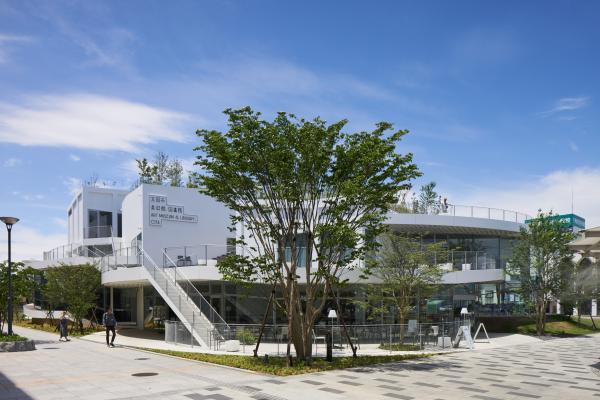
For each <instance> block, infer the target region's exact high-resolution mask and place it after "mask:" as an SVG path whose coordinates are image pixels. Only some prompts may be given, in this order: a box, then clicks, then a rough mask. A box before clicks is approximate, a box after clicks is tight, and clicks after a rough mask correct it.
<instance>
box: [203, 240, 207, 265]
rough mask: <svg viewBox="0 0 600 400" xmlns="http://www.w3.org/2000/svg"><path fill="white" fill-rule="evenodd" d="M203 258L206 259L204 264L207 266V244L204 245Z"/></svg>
mask: <svg viewBox="0 0 600 400" xmlns="http://www.w3.org/2000/svg"><path fill="white" fill-rule="evenodd" d="M204 260H205V261H206V262H205V265H206V266H208V245H207V244H205V245H204Z"/></svg>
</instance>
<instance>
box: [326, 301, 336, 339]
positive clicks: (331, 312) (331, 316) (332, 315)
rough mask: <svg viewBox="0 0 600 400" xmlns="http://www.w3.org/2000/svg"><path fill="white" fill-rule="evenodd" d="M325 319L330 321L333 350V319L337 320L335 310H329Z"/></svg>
mask: <svg viewBox="0 0 600 400" xmlns="http://www.w3.org/2000/svg"><path fill="white" fill-rule="evenodd" d="M327 318H330V319H331V347H332V348H333V320H334V319H335V318H337V313H336V312H335V310H334V309H333V308H332V309H331V310H329V314H328V315H327Z"/></svg>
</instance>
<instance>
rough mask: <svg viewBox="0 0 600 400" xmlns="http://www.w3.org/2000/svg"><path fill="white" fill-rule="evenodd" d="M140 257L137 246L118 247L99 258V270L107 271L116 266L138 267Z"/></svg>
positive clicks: (140, 262)
mask: <svg viewBox="0 0 600 400" xmlns="http://www.w3.org/2000/svg"><path fill="white" fill-rule="evenodd" d="M141 265H142V257H141V254H140V251H139V249H138V247H137V246H128V247H119V248H116V249H114V250H113V252H112V254H107V255H105V256H103V257H102V258H101V259H100V271H101V272H107V271H109V270H111V269H112V270H114V269H117V268H130V267H139V266H141Z"/></svg>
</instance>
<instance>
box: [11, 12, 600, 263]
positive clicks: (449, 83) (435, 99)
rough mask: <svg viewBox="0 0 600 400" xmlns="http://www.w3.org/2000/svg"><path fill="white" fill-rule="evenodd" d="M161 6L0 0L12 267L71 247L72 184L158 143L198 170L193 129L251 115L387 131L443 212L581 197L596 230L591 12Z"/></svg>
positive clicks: (598, 38)
mask: <svg viewBox="0 0 600 400" xmlns="http://www.w3.org/2000/svg"><path fill="white" fill-rule="evenodd" d="M169 4H170V5H169V6H167V3H165V2H159V1H128V2H118V1H105V2H89V1H81V2H79V1H54V2H46V1H40V2H36V1H0V88H1V90H0V179H1V181H2V182H3V185H2V186H3V189H4V190H3V193H2V196H1V197H0V214H13V215H16V216H19V217H21V218H22V222H21V223H20V224H19V229H20V232H21V233H20V236H19V237H20V240H17V239H16V240H17V244H16V246H17V250H18V251H19V252H20V254H21V256H22V257H23V258H27V257H34V256H36V257H40V256H41V251H42V250H43V249H46V248H49V247H52V246H54V245H59V244H62V243H63V242H66V228H65V222H64V220H65V215H66V207H67V204H68V203H69V201H70V198H71V191H72V190H73V189H74V188H76V187H77V186H78V185H79V184H80V182H81V181H82V180H83V181H85V180H86V179H88V178H89V177H90V176H92V175H93V174H94V173H97V174H98V176H99V178H100V181H106V182H116V183H117V185H119V186H123V187H129V186H130V185H131V182H132V181H133V180H134V179H135V169H134V167H133V165H134V164H133V160H134V159H136V158H140V157H151V156H152V155H153V154H154V153H155V152H156V151H158V150H162V151H165V152H167V153H169V154H171V155H172V156H175V157H178V158H180V159H181V160H183V161H184V165H185V166H186V168H192V165H191V162H192V159H193V157H194V154H193V151H192V148H193V147H194V146H195V145H196V144H197V139H196V137H195V134H194V132H195V130H196V129H197V128H223V127H224V122H225V119H224V117H223V115H222V114H221V111H222V110H223V109H225V108H227V107H238V106H244V105H251V106H252V107H253V108H255V109H257V110H261V111H263V112H264V113H265V114H267V115H271V114H272V113H274V112H275V111H290V112H294V113H296V114H297V115H300V116H304V117H307V118H312V117H314V116H317V115H319V116H321V117H323V118H324V119H326V120H328V121H331V122H333V121H336V120H338V119H341V118H348V119H349V120H350V124H349V126H348V129H369V128H371V127H372V126H373V124H374V123H375V122H377V121H380V120H386V121H390V122H393V123H394V124H395V126H396V127H397V128H406V129H409V130H410V131H411V133H410V134H409V135H408V136H407V137H406V139H405V140H404V141H403V142H402V143H401V144H400V145H399V147H398V150H399V151H401V152H406V151H412V152H414V154H415V161H416V162H417V164H418V165H419V167H420V169H421V170H422V171H423V172H424V174H425V176H424V177H423V179H421V180H420V181H419V182H417V185H419V184H421V183H423V182H425V181H429V180H434V181H436V182H437V183H438V186H439V189H440V192H442V193H443V194H445V195H446V196H448V199H449V201H450V202H451V203H459V204H476V205H484V206H490V207H498V208H507V209H517V210H519V211H523V212H528V213H533V212H535V210H536V209H538V208H540V207H541V208H543V209H550V208H553V209H554V210H556V211H559V212H565V211H569V210H570V208H571V192H573V194H574V196H573V198H574V208H575V211H576V212H577V213H579V214H581V215H582V216H584V217H585V218H586V219H587V220H588V225H600V207H599V205H600V161H599V160H598V149H599V148H600V134H599V132H598V126H599V124H600V114H599V113H598V104H599V99H600V80H599V79H598V71H600V49H599V45H598V43H600V25H599V24H598V18H597V16H598V15H600V3H598V2H593V1H578V2H574V1H554V2H544V1H530V2H520V1H504V2H495V3H492V2H480V1H472V2H460V1H459V2H447V1H439V2H438V1H430V2H418V4H417V2H413V3H409V2H397V1H389V2H385V1H381V2H376V3H373V2H370V3H368V2H358V1H357V2H352V1H346V2H322V1H314V2H313V1H304V2H296V3H291V2H278V1H273V2H269V1H238V2H236V1H210V2H209V1H177V2H173V3H169ZM18 232H19V231H18V230H15V237H17V233H18ZM1 251H3V250H1ZM3 255H4V253H2V252H0V256H3ZM0 258H1V257H0Z"/></svg>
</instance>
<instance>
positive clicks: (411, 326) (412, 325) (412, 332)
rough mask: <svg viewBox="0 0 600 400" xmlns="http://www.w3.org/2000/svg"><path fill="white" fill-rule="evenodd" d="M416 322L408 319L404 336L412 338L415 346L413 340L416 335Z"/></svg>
mask: <svg viewBox="0 0 600 400" xmlns="http://www.w3.org/2000/svg"><path fill="white" fill-rule="evenodd" d="M417 325H418V324H417V320H416V319H409V320H408V327H407V329H406V336H412V338H413V344H415V338H416V335H417Z"/></svg>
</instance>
